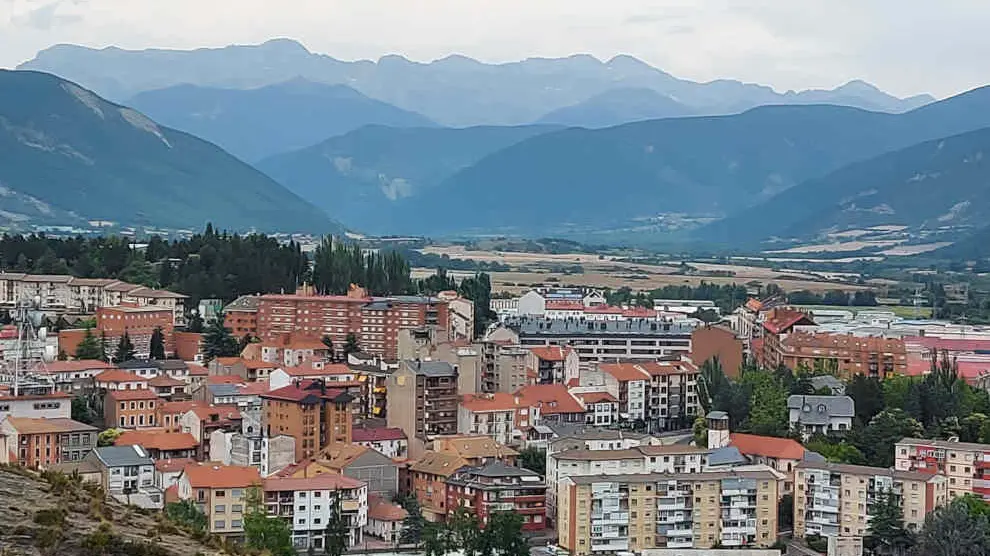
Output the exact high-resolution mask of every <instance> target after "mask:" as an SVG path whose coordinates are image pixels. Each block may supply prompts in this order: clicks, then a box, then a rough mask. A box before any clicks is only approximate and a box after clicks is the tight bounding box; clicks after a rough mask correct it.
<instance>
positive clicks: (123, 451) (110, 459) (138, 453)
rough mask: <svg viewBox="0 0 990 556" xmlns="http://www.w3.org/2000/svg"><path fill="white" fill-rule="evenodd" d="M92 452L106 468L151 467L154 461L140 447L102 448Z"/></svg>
mask: <svg viewBox="0 0 990 556" xmlns="http://www.w3.org/2000/svg"><path fill="white" fill-rule="evenodd" d="M93 452H95V453H96V457H98V458H100V461H102V462H103V464H104V465H106V466H107V467H124V466H131V465H151V464H152V463H154V461H153V460H152V459H151V458H150V457H149V456H148V454H147V452H145V451H144V450H143V449H142V448H141V447H140V446H136V445H130V446H102V447H99V448H95V449H94V450H93Z"/></svg>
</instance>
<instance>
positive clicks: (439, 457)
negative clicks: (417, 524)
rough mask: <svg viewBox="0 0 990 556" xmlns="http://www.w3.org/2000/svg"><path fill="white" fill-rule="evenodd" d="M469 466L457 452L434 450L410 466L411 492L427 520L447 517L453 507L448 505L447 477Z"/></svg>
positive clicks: (441, 519) (439, 519)
mask: <svg viewBox="0 0 990 556" xmlns="http://www.w3.org/2000/svg"><path fill="white" fill-rule="evenodd" d="M469 466H470V464H469V463H468V461H467V460H466V459H464V458H462V457H460V456H458V455H456V454H452V453H441V452H432V451H431V452H426V454H424V455H423V457H422V458H420V459H419V460H417V461H416V462H414V463H413V464H412V465H410V466H409V474H410V476H411V479H412V492H411V494H412V495H413V496H415V497H416V499H417V500H418V501H419V506H420V508H421V509H422V511H423V517H424V518H426V520H427V521H444V520H445V519H446V518H447V513H448V512H449V511H450V510H452V509H453V508H450V507H448V506H447V479H449V478H450V477H451V476H452V475H453V474H454V473H455V472H456V471H457V470H458V469H461V468H462V467H469Z"/></svg>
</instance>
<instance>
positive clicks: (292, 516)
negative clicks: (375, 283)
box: [0, 273, 990, 556]
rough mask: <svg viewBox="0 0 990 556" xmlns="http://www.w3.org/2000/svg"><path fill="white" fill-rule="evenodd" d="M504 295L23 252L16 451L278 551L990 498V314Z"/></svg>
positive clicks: (613, 542) (726, 534)
mask: <svg viewBox="0 0 990 556" xmlns="http://www.w3.org/2000/svg"><path fill="white" fill-rule="evenodd" d="M490 297H491V292H486V293H485V294H484V295H481V296H477V297H476V299H483V300H484V301H483V302H482V303H486V304H482V305H479V304H478V303H477V302H476V301H475V300H472V299H470V298H468V297H466V296H465V292H464V291H461V292H460V293H459V291H457V290H442V291H439V292H436V293H435V295H387V296H382V295H372V294H371V293H369V292H368V291H367V290H366V289H365V288H364V287H363V286H362V285H360V284H349V285H348V286H347V288H346V292H345V293H342V294H336V295H330V294H325V293H321V292H320V291H318V290H317V289H316V288H314V286H313V285H310V284H307V283H300V284H299V285H298V287H297V290H296V291H294V292H291V293H287V292H281V293H269V294H258V295H241V296H239V297H236V298H235V299H231V300H229V301H228V302H226V303H223V300H213V299H202V300H198V303H197V304H196V306H195V307H192V306H187V304H188V301H189V298H188V297H187V296H185V295H182V294H178V293H173V292H171V291H167V290H163V289H154V288H149V287H146V286H140V285H135V284H130V283H127V282H124V281H121V280H114V279H95V278H76V277H73V276H69V275H35V274H27V273H0V305H2V308H3V310H4V311H6V312H7V313H8V314H9V316H10V318H9V322H10V324H8V325H6V326H5V327H4V328H3V329H2V330H0V344H2V351H3V359H4V367H3V369H4V370H3V374H2V376H0V379H2V380H0V388H2V393H0V464H2V465H3V467H4V468H5V469H14V468H17V469H23V470H30V471H35V472H42V473H44V474H46V476H49V477H50V476H52V474H57V475H58V476H65V477H73V478H75V479H74V480H79V481H82V482H84V483H91V484H92V485H94V486H96V487H98V488H99V489H100V490H99V492H100V493H101V495H103V496H106V497H107V498H108V499H109V500H113V501H115V502H116V503H119V504H123V505H126V506H128V507H136V508H139V509H141V510H142V511H152V512H161V513H162V515H165V516H168V518H169V519H173V520H175V521H176V522H177V523H180V524H183V525H184V526H189V527H195V528H197V529H198V531H199V532H200V534H202V535H204V536H210V537H212V538H218V539H223V541H224V542H229V543H235V544H237V543H245V542H246V543H248V544H249V545H251V543H258V542H259V541H258V540H257V539H258V538H263V539H266V540H264V541H263V542H261V546H256V547H257V548H264V549H267V550H269V551H271V552H272V553H273V554H291V553H299V554H303V553H310V554H311V553H314V552H325V553H328V554H340V553H342V552H345V551H351V550H354V551H357V550H361V551H365V552H367V551H372V552H375V551H378V552H391V551H396V550H415V549H417V548H422V549H424V550H426V552H427V553H428V554H443V553H445V552H447V551H454V550H464V551H466V552H470V551H473V550H476V546H475V545H474V544H471V543H478V542H482V541H479V540H478V539H479V538H480V537H478V535H474V536H471V535H468V534H467V533H466V532H465V531H471V530H473V531H478V530H483V531H485V532H486V533H485V534H491V535H496V536H497V535H507V536H503V537H500V538H501V539H502V540H501V541H499V542H500V544H499V550H501V551H502V552H501V553H504V554H513V555H515V554H519V555H523V554H529V553H531V552H538V551H549V552H550V553H552V554H556V553H561V554H563V553H566V554H571V555H574V556H591V555H624V554H637V555H640V554H641V555H645V556H669V555H688V554H696V555H699V556H700V555H703V554H704V555H708V554H737V552H732V551H733V550H739V549H747V552H746V553H747V554H754V555H757V554H759V555H763V554H768V555H769V554H782V553H785V552H786V553H793V554H815V553H818V552H821V553H828V554H830V555H836V556H845V555H861V554H864V553H876V554H881V553H883V554H887V553H890V554H899V553H901V552H895V550H902V551H903V550H905V549H906V548H908V547H909V546H910V543H911V542H914V541H910V540H907V539H912V538H913V537H915V536H918V535H924V534H926V533H925V532H926V530H927V529H928V528H931V527H935V526H936V525H933V523H934V522H933V516H934V515H935V514H936V513H937V512H939V511H940V510H942V509H944V508H948V507H950V506H952V505H953V504H954V501H956V500H960V501H967V503H968V504H970V505H972V506H973V507H974V508H976V509H975V510H973V511H990V510H987V509H985V508H986V506H985V503H984V502H982V500H983V499H984V498H986V497H990V476H985V475H984V473H985V472H986V470H987V469H990V417H988V416H987V415H988V413H990V398H988V394H987V389H988V388H990V357H988V356H987V353H990V330H988V329H986V328H984V327H981V326H976V325H969V324H958V323H952V322H948V321H940V320H931V319H913V320H912V319H907V318H902V317H898V316H896V315H895V314H894V313H892V312H887V311H884V310H883V309H882V308H876V307H870V308H868V309H864V310H861V311H859V312H852V311H835V310H807V309H799V308H795V307H793V306H791V305H789V304H788V303H787V301H786V298H784V297H782V296H780V295H770V296H765V297H760V296H758V295H757V296H753V297H750V298H749V299H748V300H745V301H744V302H742V303H741V304H740V305H739V306H738V307H735V308H733V310H732V311H731V312H727V313H725V314H722V313H721V311H720V309H719V307H717V306H716V305H715V304H714V303H713V302H712V301H708V300H690V299H684V300H676V299H654V300H653V306H652V307H644V306H642V304H640V305H637V306H628V305H623V306H618V305H610V304H609V302H608V297H609V296H608V292H605V291H602V290H599V289H594V288H566V287H559V286H543V287H537V288H533V289H531V290H529V291H528V292H526V293H525V294H523V295H521V296H518V297H512V296H498V297H496V298H494V299H490V301H488V299H489V298H490ZM702 313H706V314H707V315H708V316H710V315H711V314H714V315H715V316H716V318H704V319H702V318H699V317H700V316H701V314H702ZM481 314H484V315H489V316H490V317H491V318H489V319H479V318H478V317H479V316H480V315H481ZM193 320H199V321H202V322H203V328H202V330H201V331H195V330H193V329H194V328H195V327H193V326H190V324H191V323H190V321H193ZM51 322H60V323H63V326H60V327H58V328H59V329H58V330H57V331H55V332H51V333H49V332H48V330H47V329H46V323H51ZM952 507H954V506H952ZM980 508H984V509H982V510H981V509H980ZM258 516H261V519H260V521H259V518H258ZM259 523H260V524H259ZM271 524H275V525H274V527H275V529H274V530H276V531H280V533H279V535H280V536H279V535H275V534H273V533H271V531H272V530H273V529H270V527H271V526H272V525H271ZM259 527H261V528H268V529H265V531H267V532H265V533H263V534H262V533H259ZM276 538H278V539H281V540H280V541H279V540H272V539H276ZM493 538H494V537H493ZM507 538H512V539H516V540H515V541H513V543H514V544H510V545H506V543H507V542H508V541H506V540H505V539H507ZM485 542H488V541H485ZM492 542H493V541H492ZM265 543H268V544H265ZM884 550H889V551H888V552H884Z"/></svg>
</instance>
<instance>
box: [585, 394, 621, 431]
mask: <svg viewBox="0 0 990 556" xmlns="http://www.w3.org/2000/svg"><path fill="white" fill-rule="evenodd" d="M575 396H576V397H577V398H578V399H579V400H581V403H582V404H583V405H584V407H585V414H584V422H585V423H586V424H588V425H593V426H596V427H611V426H612V425H616V424H618V423H619V400H618V399H616V398H615V396H613V395H612V394H609V393H608V392H579V393H576V394H575Z"/></svg>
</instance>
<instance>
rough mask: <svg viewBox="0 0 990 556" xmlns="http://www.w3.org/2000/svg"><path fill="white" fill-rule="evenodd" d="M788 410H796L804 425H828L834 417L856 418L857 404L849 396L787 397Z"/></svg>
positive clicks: (799, 419)
mask: <svg viewBox="0 0 990 556" xmlns="http://www.w3.org/2000/svg"><path fill="white" fill-rule="evenodd" d="M787 409H796V410H798V411H799V413H798V422H800V423H801V424H804V425H826V424H828V422H829V419H830V418H833V417H855V416H856V409H855V402H853V399H852V398H850V397H849V396H802V395H797V394H795V395H793V396H788V397H787Z"/></svg>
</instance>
